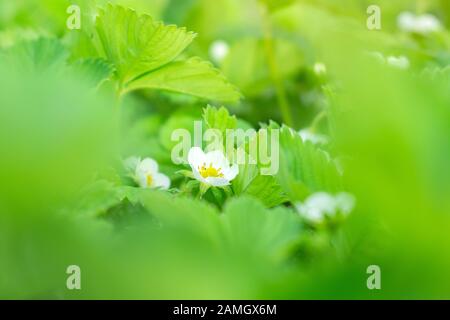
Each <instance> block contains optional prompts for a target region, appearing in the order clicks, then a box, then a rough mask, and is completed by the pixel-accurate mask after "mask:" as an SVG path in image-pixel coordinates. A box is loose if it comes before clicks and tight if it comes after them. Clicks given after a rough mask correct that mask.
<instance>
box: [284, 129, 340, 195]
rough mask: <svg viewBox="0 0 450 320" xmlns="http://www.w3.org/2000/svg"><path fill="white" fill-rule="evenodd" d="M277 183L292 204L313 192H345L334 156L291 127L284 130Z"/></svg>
mask: <svg viewBox="0 0 450 320" xmlns="http://www.w3.org/2000/svg"><path fill="white" fill-rule="evenodd" d="M275 177H276V180H277V181H278V183H279V184H280V185H281V187H282V188H283V190H284V191H285V192H286V194H287V195H288V197H289V199H290V200H291V201H293V202H294V201H298V200H303V199H304V197H305V196H307V195H308V194H309V193H311V192H315V191H328V192H331V193H335V192H338V191H340V190H342V181H341V176H340V174H339V172H338V170H337V168H336V164H335V163H334V161H333V160H332V159H331V158H330V156H329V155H328V154H327V153H326V152H325V151H323V150H321V149H320V148H319V147H317V146H316V145H314V144H312V143H309V142H307V143H304V142H303V141H302V139H301V138H300V136H299V135H298V134H297V132H295V131H294V130H292V129H291V128H289V127H286V126H283V127H282V128H281V130H280V162H279V171H278V173H277V174H276V176H275Z"/></svg>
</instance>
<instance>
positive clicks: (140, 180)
mask: <svg viewBox="0 0 450 320" xmlns="http://www.w3.org/2000/svg"><path fill="white" fill-rule="evenodd" d="M135 180H136V182H137V184H138V185H139V186H140V187H141V188H147V173H145V172H138V171H136V175H135Z"/></svg>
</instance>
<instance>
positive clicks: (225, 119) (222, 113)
mask: <svg viewBox="0 0 450 320" xmlns="http://www.w3.org/2000/svg"><path fill="white" fill-rule="evenodd" d="M203 120H204V121H205V123H206V127H207V128H208V129H218V130H220V131H221V132H225V131H226V130H227V129H235V128H236V124H237V120H236V116H231V115H230V114H229V112H228V110H227V109H226V108H225V107H220V108H219V109H217V108H216V107H212V106H210V105H208V106H207V107H206V108H205V109H204V110H203Z"/></svg>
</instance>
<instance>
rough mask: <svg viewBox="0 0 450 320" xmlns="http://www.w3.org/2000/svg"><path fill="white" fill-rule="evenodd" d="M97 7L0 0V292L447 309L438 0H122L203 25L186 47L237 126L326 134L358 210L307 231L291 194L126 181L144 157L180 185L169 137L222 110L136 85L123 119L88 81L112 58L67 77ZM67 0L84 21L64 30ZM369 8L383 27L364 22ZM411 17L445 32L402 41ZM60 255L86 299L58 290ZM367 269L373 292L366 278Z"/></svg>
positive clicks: (446, 133) (448, 211)
mask: <svg viewBox="0 0 450 320" xmlns="http://www.w3.org/2000/svg"><path fill="white" fill-rule="evenodd" d="M106 3H107V2H106V1H88V0H80V1H63V0H39V1H38V0H20V1H7V0H0V50H1V51H0V52H1V54H0V152H1V154H0V298H1V299H14V298H19V299H42V298H49V299H92V298H97V299H308V298H314V299H316V298H317V299H334V298H338V299H382V298H387V299H394V298H396V299H449V298H450V289H449V288H450V273H449V271H448V270H450V253H449V249H448V248H449V247H450V237H449V232H450V167H449V164H450V94H449V92H450V67H449V63H450V32H449V24H450V2H449V1H447V0H417V1H414V0H398V1H390V0H373V1H365V0H345V1H332V0H310V1H307V0H297V1H296V0H280V1H276V0H261V1H257V0H215V1H210V0H152V1H144V0H142V1H139V0H122V1H121V0H118V1H115V2H114V3H118V4H120V5H123V6H125V7H131V8H133V9H135V10H136V11H137V12H139V13H146V14H149V15H151V16H152V17H153V18H154V19H155V20H162V21H164V22H165V23H167V24H176V25H178V26H183V27H186V28H187V30H191V31H194V32H196V33H197V37H196V39H195V40H194V41H193V43H192V45H191V46H189V48H188V49H187V50H186V51H185V52H183V54H182V55H185V56H193V55H195V56H199V57H201V58H203V59H206V60H210V61H212V63H213V64H214V65H215V66H216V67H217V68H218V69H220V70H221V71H222V73H223V74H224V75H225V77H226V78H227V79H228V80H229V81H230V82H231V83H232V84H233V85H235V86H236V87H237V88H238V89H239V90H240V92H241V93H242V95H243V99H241V100H240V101H239V102H232V103H225V106H226V107H227V109H228V110H229V111H230V113H232V114H235V115H236V116H237V117H238V119H239V120H238V122H239V126H240V127H244V128H248V127H254V128H258V126H259V124H260V123H267V122H269V121H270V120H273V121H276V122H278V123H285V124H287V125H289V126H290V127H292V128H294V129H295V130H300V129H303V128H309V127H311V126H312V125H314V126H315V127H314V129H316V130H317V131H318V132H321V133H323V134H327V135H329V136H330V137H331V139H332V143H331V144H330V145H329V146H327V147H326V148H325V150H326V151H327V152H328V153H329V154H330V155H331V156H332V157H336V158H339V159H341V162H342V166H343V168H344V171H345V175H344V181H343V183H344V185H345V189H346V190H348V191H349V192H351V193H352V194H354V195H355V197H356V199H357V204H356V208H355V210H354V212H353V213H352V214H351V215H350V216H349V217H348V219H347V220H346V221H344V222H342V223H340V224H339V226H338V228H336V229H332V230H329V229H326V228H313V227H311V226H309V225H307V224H305V223H304V222H303V221H302V220H301V219H299V217H298V215H297V214H296V213H295V212H294V209H293V206H292V200H293V199H290V201H287V202H286V203H284V204H283V205H279V206H277V207H275V208H268V207H266V206H265V204H264V203H262V202H261V201H260V200H258V199H255V197H252V196H248V195H247V196H245V195H244V196H240V197H238V196H236V197H232V198H231V199H228V200H227V201H226V202H225V204H224V205H223V207H221V206H219V207H217V206H214V205H212V204H211V203H208V202H207V201H200V200H197V199H193V198H192V197H187V196H183V195H182V194H181V195H180V194H179V193H178V192H163V191H156V190H145V189H138V188H134V187H131V186H127V185H126V184H124V183H123V182H122V180H121V178H120V177H119V174H118V173H117V172H118V171H119V170H118V169H117V168H118V167H120V159H123V158H125V157H127V156H129V155H141V156H151V157H152V158H154V159H156V160H157V161H158V162H159V163H160V166H161V168H162V171H163V172H165V173H166V174H168V175H169V176H170V177H171V179H172V181H173V183H174V184H175V185H176V186H177V188H179V189H182V187H181V186H182V184H178V183H181V182H180V180H181V178H180V177H179V176H177V175H176V173H175V172H176V171H178V170H180V167H179V166H175V165H174V164H173V163H172V162H171V160H170V149H171V146H172V145H171V142H170V133H171V131H172V130H173V129H175V128H178V127H189V125H190V124H191V123H192V121H193V120H195V119H199V118H200V117H201V114H202V108H204V107H205V106H206V104H207V103H215V104H216V105H221V104H222V103H221V102H220V101H210V100H208V99H202V98H201V97H197V98H196V97H191V96H188V95H183V94H174V93H170V92H165V91H157V90H139V91H135V92H132V93H130V94H127V95H125V96H124V97H123V98H122V101H121V106H120V113H119V112H117V107H116V104H117V101H115V100H114V95H113V90H112V89H111V87H110V83H108V81H106V82H105V83H103V85H101V86H98V87H96V86H93V85H92V83H96V82H91V80H92V79H97V77H99V79H102V75H101V74H100V73H102V72H106V74H108V72H109V71H110V70H109V69H108V67H107V66H103V65H102V66H98V68H99V69H98V70H101V72H100V71H99V73H95V72H92V70H97V69H89V70H88V71H89V72H88V73H89V74H86V73H83V72H78V71H79V70H78V69H77V68H76V67H74V66H76V65H77V64H76V63H77V61H78V60H79V59H82V58H88V57H91V56H92V55H93V54H95V53H93V51H92V50H94V49H93V47H91V46H90V45H89V43H88V42H89V34H90V32H91V29H92V28H93V23H92V22H93V19H94V18H95V16H96V7H97V6H100V7H102V6H105V5H106ZM70 4H77V5H79V6H80V8H81V12H82V27H81V29H80V30H68V29H67V27H66V20H67V17H68V16H69V14H68V13H67V12H66V9H67V7H68V6H69V5H70ZM373 4H376V5H378V6H379V7H380V8H381V22H382V28H381V30H376V31H370V30H368V29H367V27H366V20H367V18H368V16H369V15H368V14H367V12H366V10H367V7H368V6H369V5H373ZM405 11H409V12H412V13H414V14H417V15H421V14H425V13H430V14H433V15H434V16H435V17H436V18H437V19H438V20H439V21H440V24H441V26H442V28H441V29H440V30H439V31H437V32H433V33H430V34H417V33H408V32H404V31H402V30H399V28H398V23H397V19H398V16H399V15H400V14H401V13H402V12H405ZM224 48H225V49H224ZM224 52H225V53H226V54H223V55H221V53H224ZM374 52H378V53H380V54H382V55H384V56H386V57H387V56H395V57H398V56H405V57H407V58H408V60H409V63H410V66H409V68H408V70H401V69H399V68H395V67H393V66H390V65H388V64H386V63H385V64H382V63H379V62H378V61H377V59H375V58H374V57H373V53H374ZM317 63H321V64H323V65H325V66H326V71H325V72H317V69H316V68H315V66H316V67H317ZM105 70H106V71H105ZM108 70H109V71H108ZM323 112H326V115H327V116H326V119H325V120H322V121H317V119H318V115H320V114H321V113H323ZM315 119H316V121H315ZM319 119H320V118H319ZM291 161H296V159H295V158H294V159H291ZM285 169H286V168H285ZM289 170H290V167H289V165H288V166H287V172H288V174H289ZM301 170H308V168H301ZM72 264H75V265H79V266H80V268H81V272H82V281H81V283H82V289H81V290H73V291H72V290H68V289H67V288H66V279H67V276H68V275H67V274H66V268H67V266H69V265H72ZM369 265H379V266H380V268H381V279H382V280H381V281H382V288H381V290H369V289H368V288H367V286H366V280H367V278H368V276H369V275H368V274H367V273H366V269H367V267H368V266H369Z"/></svg>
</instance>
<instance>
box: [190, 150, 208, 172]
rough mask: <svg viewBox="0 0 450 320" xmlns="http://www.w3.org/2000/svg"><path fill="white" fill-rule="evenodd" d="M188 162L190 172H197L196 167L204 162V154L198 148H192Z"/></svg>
mask: <svg viewBox="0 0 450 320" xmlns="http://www.w3.org/2000/svg"><path fill="white" fill-rule="evenodd" d="M188 162H189V165H190V166H191V168H192V170H198V167H199V166H201V165H202V164H203V163H204V162H205V153H204V152H203V150H202V149H200V148H199V147H193V148H191V149H190V150H189V154H188Z"/></svg>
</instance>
